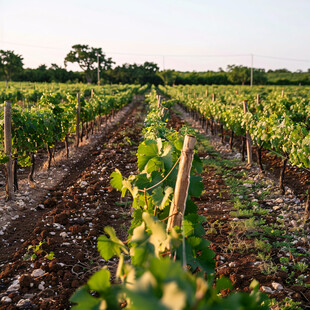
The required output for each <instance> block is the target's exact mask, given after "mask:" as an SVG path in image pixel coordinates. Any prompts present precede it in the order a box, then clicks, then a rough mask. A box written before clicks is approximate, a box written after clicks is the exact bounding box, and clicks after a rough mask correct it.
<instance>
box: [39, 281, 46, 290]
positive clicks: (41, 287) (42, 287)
mask: <svg viewBox="0 0 310 310" xmlns="http://www.w3.org/2000/svg"><path fill="white" fill-rule="evenodd" d="M44 284H45V282H44V281H42V282H41V283H40V284H39V285H38V289H39V290H40V291H43V290H44V289H45V287H44Z"/></svg>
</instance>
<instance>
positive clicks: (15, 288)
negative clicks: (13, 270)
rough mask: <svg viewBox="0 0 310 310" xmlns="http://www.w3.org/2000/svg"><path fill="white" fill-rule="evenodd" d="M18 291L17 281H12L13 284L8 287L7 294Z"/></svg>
mask: <svg viewBox="0 0 310 310" xmlns="http://www.w3.org/2000/svg"><path fill="white" fill-rule="evenodd" d="M19 289H20V284H19V281H18V280H14V281H13V283H12V284H11V285H10V286H9V287H8V289H7V292H16V291H18V290H19Z"/></svg>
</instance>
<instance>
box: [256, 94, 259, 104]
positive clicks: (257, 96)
mask: <svg viewBox="0 0 310 310" xmlns="http://www.w3.org/2000/svg"><path fill="white" fill-rule="evenodd" d="M256 103H257V105H259V94H257V95H256Z"/></svg>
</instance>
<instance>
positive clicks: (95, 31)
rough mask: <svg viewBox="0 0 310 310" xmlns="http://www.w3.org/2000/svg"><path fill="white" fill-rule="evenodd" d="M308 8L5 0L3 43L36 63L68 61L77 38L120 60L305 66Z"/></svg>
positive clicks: (201, 1) (0, 21)
mask: <svg viewBox="0 0 310 310" xmlns="http://www.w3.org/2000/svg"><path fill="white" fill-rule="evenodd" d="M309 15H310V1H309V0H294V1H292V0H251V1H249V0H217V1H214V0H156V1H154V0H153V1H151V0H127V1H126V0H88V1H86V0H62V1H60V0H53V1H45V0H41V1H38V0H27V1H25V0H0V49H3V50H14V51H15V52H16V53H18V54H20V55H22V56H23V58H24V61H23V62H24V65H25V67H31V68H36V67H38V66H39V65H41V64H46V65H47V66H50V65H51V64H52V63H56V64H57V65H59V66H64V58H65V56H66V54H67V53H68V52H69V51H70V48H71V46H72V45H74V44H88V45H89V46H91V47H101V48H102V49H103V51H104V52H105V54H106V55H107V56H108V57H112V59H113V60H114V61H115V62H116V65H121V64H123V63H138V64H142V63H144V62H145V61H152V62H155V63H157V64H158V65H159V67H160V68H161V69H175V70H180V71H207V70H218V68H220V67H221V68H223V69H224V70H225V69H226V68H227V65H229V64H236V65H245V66H251V59H252V57H251V54H252V55H254V56H253V65H254V67H255V68H264V69H267V70H268V69H278V68H287V69H289V70H292V71H297V70H303V71H306V70H308V68H310V18H309ZM266 56H267V57H266ZM68 69H72V70H78V69H79V68H78V66H77V65H72V64H69V65H68Z"/></svg>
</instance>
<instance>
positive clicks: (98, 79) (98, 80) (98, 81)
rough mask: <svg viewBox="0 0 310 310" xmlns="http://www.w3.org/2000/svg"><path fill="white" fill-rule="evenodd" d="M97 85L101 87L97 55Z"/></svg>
mask: <svg viewBox="0 0 310 310" xmlns="http://www.w3.org/2000/svg"><path fill="white" fill-rule="evenodd" d="M97 84H98V85H100V67H99V55H98V54H97Z"/></svg>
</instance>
